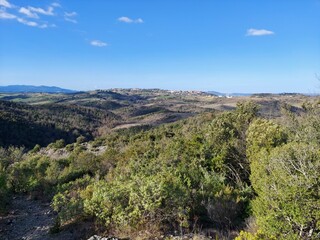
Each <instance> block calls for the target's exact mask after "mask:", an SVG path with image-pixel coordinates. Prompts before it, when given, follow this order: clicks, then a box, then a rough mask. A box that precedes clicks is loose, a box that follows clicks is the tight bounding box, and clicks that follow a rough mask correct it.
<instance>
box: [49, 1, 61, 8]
mask: <svg viewBox="0 0 320 240" xmlns="http://www.w3.org/2000/svg"><path fill="white" fill-rule="evenodd" d="M51 6H52V7H56V8H58V7H61V5H60V3H57V2H53V3H51Z"/></svg>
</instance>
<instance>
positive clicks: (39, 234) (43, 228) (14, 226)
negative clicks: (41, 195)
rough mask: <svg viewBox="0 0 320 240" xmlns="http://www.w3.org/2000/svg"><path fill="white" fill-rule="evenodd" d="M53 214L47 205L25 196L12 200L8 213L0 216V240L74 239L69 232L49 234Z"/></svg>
mask: <svg viewBox="0 0 320 240" xmlns="http://www.w3.org/2000/svg"><path fill="white" fill-rule="evenodd" d="M54 222H55V214H54V212H53V211H52V209H51V207H50V204H49V203H44V202H41V201H40V200H33V199H30V198H29V197H28V196H26V195H18V196H14V197H13V198H12V202H11V206H10V210H9V213H8V214H7V215H5V216H0V239H3V240H5V239H8V240H9V239H10V240H12V239H26V240H27V239H28V240H29V239H39V240H40V239H41V240H46V239H75V238H74V234H73V233H72V232H71V231H62V232H60V233H57V234H50V232H49V231H50V228H51V227H52V226H53V225H54Z"/></svg>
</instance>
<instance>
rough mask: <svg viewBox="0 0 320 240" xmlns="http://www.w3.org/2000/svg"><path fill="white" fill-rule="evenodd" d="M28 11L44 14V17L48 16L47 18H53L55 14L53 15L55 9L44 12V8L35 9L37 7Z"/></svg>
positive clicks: (49, 8) (51, 8)
mask: <svg viewBox="0 0 320 240" xmlns="http://www.w3.org/2000/svg"><path fill="white" fill-rule="evenodd" d="M28 9H29V10H30V11H32V12H35V13H39V14H43V15H47V16H53V15H54V13H53V10H54V8H53V7H51V6H50V7H48V10H44V9H43V8H35V7H28Z"/></svg>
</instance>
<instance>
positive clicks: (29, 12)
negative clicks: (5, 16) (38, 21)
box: [19, 7, 39, 18]
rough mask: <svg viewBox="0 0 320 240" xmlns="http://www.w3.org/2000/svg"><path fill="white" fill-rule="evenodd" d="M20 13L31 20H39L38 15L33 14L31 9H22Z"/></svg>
mask: <svg viewBox="0 0 320 240" xmlns="http://www.w3.org/2000/svg"><path fill="white" fill-rule="evenodd" d="M19 13H22V14H24V15H26V16H27V17H29V18H39V16H38V14H36V13H34V12H32V11H31V10H30V9H29V8H25V7H22V8H20V9H19Z"/></svg>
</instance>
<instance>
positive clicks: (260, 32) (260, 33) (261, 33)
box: [246, 28, 274, 36]
mask: <svg viewBox="0 0 320 240" xmlns="http://www.w3.org/2000/svg"><path fill="white" fill-rule="evenodd" d="M273 34H274V32H273V31H270V30H266V29H254V28H250V29H248V30H247V34H246V35H247V36H265V35H273Z"/></svg>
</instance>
